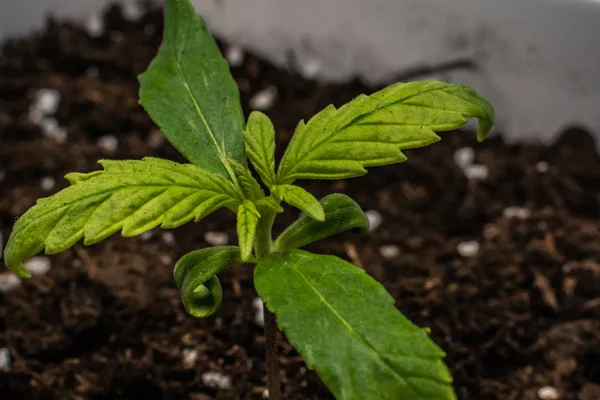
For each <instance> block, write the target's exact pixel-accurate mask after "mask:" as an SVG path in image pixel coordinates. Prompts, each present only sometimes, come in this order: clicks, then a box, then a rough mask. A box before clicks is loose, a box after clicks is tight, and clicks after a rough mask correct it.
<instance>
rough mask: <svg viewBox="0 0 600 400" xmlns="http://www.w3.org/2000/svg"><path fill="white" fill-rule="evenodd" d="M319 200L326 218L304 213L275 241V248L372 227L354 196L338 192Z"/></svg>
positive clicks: (285, 248)
mask: <svg viewBox="0 0 600 400" xmlns="http://www.w3.org/2000/svg"><path fill="white" fill-rule="evenodd" d="M319 203H321V206H322V207H323V210H324V212H325V221H317V220H315V219H314V218H311V217H309V216H308V215H302V216H300V218H298V219H297V220H296V221H295V222H294V223H293V224H291V225H290V226H288V227H287V228H286V230H284V231H283V232H282V233H281V235H279V237H278V238H277V240H276V241H275V244H274V248H275V251H284V250H292V249H298V248H300V247H303V246H306V245H307V244H309V243H312V242H316V241H317V240H321V239H325V238H327V237H330V236H333V235H335V234H338V233H340V232H344V231H347V230H349V229H357V230H359V231H361V232H367V231H368V230H369V220H368V219H367V216H366V215H365V213H364V212H363V211H362V210H361V208H360V206H359V205H358V204H357V203H356V202H355V201H354V200H352V199H351V198H350V197H348V196H346V195H344V194H340V193H334V194H330V195H329V196H325V197H323V198H322V199H321V200H320V201H319Z"/></svg>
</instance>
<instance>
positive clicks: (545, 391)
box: [537, 386, 558, 400]
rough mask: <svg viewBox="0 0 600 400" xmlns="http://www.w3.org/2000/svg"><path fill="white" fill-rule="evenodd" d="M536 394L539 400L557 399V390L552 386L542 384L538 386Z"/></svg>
mask: <svg viewBox="0 0 600 400" xmlns="http://www.w3.org/2000/svg"><path fill="white" fill-rule="evenodd" d="M537 395H538V397H539V398H540V400H558V390H556V388H553V387H552V386H544V387H541V388H539V389H538V392H537Z"/></svg>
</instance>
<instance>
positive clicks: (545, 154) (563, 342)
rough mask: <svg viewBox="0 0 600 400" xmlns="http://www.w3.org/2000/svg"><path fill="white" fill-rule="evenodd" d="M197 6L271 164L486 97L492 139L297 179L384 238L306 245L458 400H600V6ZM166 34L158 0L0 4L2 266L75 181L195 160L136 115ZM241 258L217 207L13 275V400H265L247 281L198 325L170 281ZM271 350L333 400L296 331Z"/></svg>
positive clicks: (1, 337) (5, 305)
mask: <svg viewBox="0 0 600 400" xmlns="http://www.w3.org/2000/svg"><path fill="white" fill-rule="evenodd" d="M193 3H194V4H195V6H196V7H197V10H198V11H199V12H200V13H201V14H202V15H203V16H204V17H205V18H206V20H207V22H208V25H209V28H210V29H211V30H212V31H213V32H214V33H215V34H216V36H217V40H218V44H219V46H220V48H221V50H222V52H223V55H224V56H225V58H226V59H227V61H228V63H229V66H230V70H231V73H232V75H233V77H234V79H235V80H236V82H237V84H238V86H239V89H240V100H241V103H242V107H243V110H244V113H245V115H246V116H247V115H248V114H249V112H250V111H252V110H261V111H263V112H264V113H266V114H267V115H268V116H269V117H270V118H271V119H272V121H273V123H274V125H275V128H276V131H277V154H278V157H280V156H281V154H282V152H283V150H284V149H285V146H286V145H287V143H288V141H289V139H290V137H291V136H292V134H293V132H294V129H295V127H296V125H297V123H298V121H299V120H300V119H308V118H310V117H311V116H313V115H314V114H316V113H317V112H319V111H320V110H321V109H323V108H324V107H326V106H327V105H329V104H334V105H335V106H341V105H342V104H344V103H346V102H348V101H350V100H351V99H353V98H354V97H356V96H358V95H359V94H361V93H367V94H370V93H373V92H374V91H376V90H378V89H380V88H382V87H383V86H385V85H387V84H389V83H392V82H395V81H408V80H416V79H426V78H436V79H440V80H445V81H451V82H453V83H465V84H469V85H471V86H473V87H474V88H476V89H477V90H479V91H480V92H481V93H483V94H484V96H485V97H486V98H488V99H489V100H490V102H491V103H492V105H493V106H494V108H495V109H496V113H497V125H496V127H495V130H494V134H493V135H492V137H491V138H490V139H488V140H486V141H485V142H483V143H477V141H476V139H475V132H474V129H473V128H474V126H473V125H468V126H467V127H465V129H462V130H460V131H458V132H446V133H444V134H442V135H441V136H442V141H440V142H439V143H436V144H435V145H434V146H430V147H427V148H423V149H415V150H411V151H407V152H406V154H407V156H408V161H407V162H405V163H402V164H398V165H390V166H386V167H381V168H377V169H372V170H370V171H369V173H368V174H367V175H365V176H364V177H361V178H359V179H349V180H343V181H306V182H302V184H303V185H304V187H306V188H307V189H308V190H309V191H310V192H311V193H313V194H314V195H315V196H316V197H317V198H321V197H323V196H325V195H327V194H329V193H332V192H340V193H345V194H347V195H349V196H351V197H352V198H354V199H355V200H356V201H357V202H358V203H359V204H360V205H361V207H362V208H363V209H364V210H365V211H366V213H367V215H368V217H369V220H370V225H371V228H370V232H369V233H368V234H365V235H362V236H359V235H355V234H352V233H346V234H342V235H339V236H337V237H334V238H331V239H327V240H324V241H322V242H319V243H315V244H312V245H310V246H309V247H308V250H311V251H314V252H317V253H328V254H334V255H337V256H339V257H342V258H344V259H346V260H349V261H351V262H353V263H354V264H356V265H357V266H359V267H360V268H363V269H364V270H365V271H366V272H367V273H369V274H370V275H372V276H373V277H374V278H375V279H377V280H378V281H379V282H381V283H382V284H383V285H384V286H385V288H386V289H387V290H388V291H389V292H390V294H391V295H392V296H393V297H394V299H395V300H396V305H397V307H398V308H399V310H400V311H401V312H402V313H404V314H405V315H406V316H407V317H408V318H409V319H411V320H412V321H413V322H414V323H415V324H417V325H419V326H427V327H430V328H431V337H432V339H433V340H434V341H435V342H436V343H437V344H438V345H440V346H441V347H442V348H443V349H444V351H446V353H447V358H446V362H447V364H448V366H449V368H450V369H451V372H452V375H453V377H454V387H455V390H456V393H457V396H458V398H459V399H461V400H507V399H511V400H557V399H560V400H598V399H600V156H599V153H598V149H599V147H598V146H599V144H600V73H599V71H600V2H598V1H592V0H562V1H560V0H503V1H493V0H363V1H360V0H302V1H300V0H253V1H233V0H210V1H209V0H206V1H200V0H193ZM161 35H162V10H161V3H160V2H136V1H130V0H126V1H125V0H115V1H107V0H18V1H8V0H0V49H1V50H0V249H3V248H4V245H5V243H6V239H7V238H8V236H9V234H10V232H11V229H12V227H13V224H14V222H15V220H16V219H17V218H19V216H21V215H22V214H23V213H24V212H26V211H27V209H29V208H30V207H31V206H32V205H34V204H35V201H36V199H38V198H40V197H44V196H50V195H52V194H54V193H56V192H57V191H59V190H61V189H63V188H65V187H66V186H67V185H68V182H67V181H66V180H65V179H63V176H64V175H65V174H67V173H69V172H73V171H78V172H89V171H94V170H97V169H99V166H98V164H97V160H98V159H102V158H113V159H132V158H134V159H139V158H142V157H144V156H154V157H162V158H167V159H172V160H176V161H180V162H185V159H183V157H182V156H181V155H180V154H179V153H177V152H176V151H175V150H174V148H173V147H171V145H170V144H169V143H168V142H167V141H166V140H165V139H164V137H163V135H162V134H161V132H160V130H158V129H157V127H156V126H155V124H154V123H153V122H152V120H151V119H150V118H149V117H148V116H147V114H146V113H145V112H144V110H143V109H142V108H141V106H140V105H139V104H138V89H139V84H138V82H137V75H138V74H139V73H141V72H143V71H144V70H145V69H146V67H147V65H148V63H149V62H150V60H151V59H152V58H153V57H154V55H155V54H156V51H157V49H158V46H159V45H160V43H161ZM297 216H298V214H297V212H296V211H295V210H293V209H288V210H286V212H284V213H283V214H281V215H279V216H278V218H277V221H276V225H275V233H279V232H281V230H282V229H283V228H284V227H286V226H287V225H289V224H290V223H291V222H293V221H294V220H295V219H296V218H297ZM236 242H237V238H236V231H235V216H234V215H233V214H232V213H230V212H227V211H219V212H216V213H215V214H213V215H211V216H209V217H208V218H206V219H204V220H202V221H201V222H200V223H198V224H195V223H192V224H187V225H184V226H182V227H180V228H177V229H174V230H160V229H153V230H151V231H149V232H146V233H144V234H142V235H140V236H137V237H133V238H123V237H121V236H120V235H118V234H116V235H113V236H112V237H110V238H108V239H107V240H104V241H102V242H100V243H98V244H96V245H93V246H83V245H82V244H81V243H79V244H77V245H75V246H73V247H72V248H71V249H69V250H67V251H65V252H62V253H60V254H56V255H44V254H39V255H38V256H36V257H34V258H32V259H30V260H29V261H28V262H27V263H26V265H25V266H26V268H27V269H29V270H30V271H31V272H32V274H33V278H32V279H30V280H20V279H18V278H17V277H16V276H13V275H11V274H10V273H9V272H7V271H6V270H5V269H2V268H0V399H1V400H5V399H6V400H22V399H24V400H39V399H44V400H45V399H50V400H54V399H56V400H65V399H69V400H71V399H73V400H103V399H107V400H124V399H144V400H163V399H164V400H170V399H173V400H180V399H191V400H210V399H244V400H246V399H252V400H259V399H262V400H264V399H266V398H267V393H266V392H265V389H266V387H265V380H264V362H263V344H264V338H263V329H262V328H263V323H264V319H263V315H262V314H261V310H262V303H261V300H260V299H259V298H257V295H256V292H255V290H254V286H253V273H252V269H251V268H248V265H236V266H233V267H232V268H231V269H228V270H226V271H224V272H223V273H221V274H220V276H219V278H220V280H221V283H222V286H223V290H224V301H223V304H222V305H221V308H220V309H219V311H218V312H217V314H215V315H214V316H213V317H211V318H207V319H200V320H199V319H193V318H191V317H190V316H188V315H187V314H186V313H185V311H184V309H183V307H182V305H181V302H180V298H179V293H178V291H177V288H176V286H175V282H174V280H173V277H172V268H173V265H174V263H175V262H176V261H177V260H178V259H179V258H180V257H181V256H182V255H183V254H185V253H186V252H188V251H190V250H192V249H196V248H199V247H200V248H202V247H206V246H214V245H224V244H232V245H233V244H235V243H236ZM0 256H1V253H0ZM279 351H280V355H281V357H280V362H281V375H282V380H283V390H284V393H285V395H284V396H285V398H286V399H290V400H308V399H310V400H323V399H330V398H331V396H330V394H328V391H327V389H326V387H325V386H324V385H323V384H322V383H321V382H320V380H319V378H318V376H317V375H316V374H315V373H314V372H312V371H310V370H308V368H307V367H306V365H305V364H304V361H303V360H302V358H301V357H300V356H299V355H298V353H296V352H295V350H294V349H293V347H292V346H291V345H290V344H289V343H288V342H287V341H286V340H285V337H284V336H283V335H282V336H281V341H280V347H279ZM365 400H371V399H365Z"/></svg>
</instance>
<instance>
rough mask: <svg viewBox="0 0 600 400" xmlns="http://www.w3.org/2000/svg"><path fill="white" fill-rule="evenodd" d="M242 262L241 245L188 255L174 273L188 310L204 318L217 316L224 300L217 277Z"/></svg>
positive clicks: (178, 264)
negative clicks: (216, 313)
mask: <svg viewBox="0 0 600 400" xmlns="http://www.w3.org/2000/svg"><path fill="white" fill-rule="evenodd" d="M240 261H241V257H240V249H239V247H237V246H221V247H209V248H206V249H201V250H195V251H192V252H190V253H187V254H186V255H184V256H183V257H182V258H181V259H180V260H179V261H177V264H175V269H174V271H173V276H174V277H175V282H176V283H177V287H178V288H179V291H180V293H181V300H182V302H183V306H184V307H185V310H186V311H187V312H188V313H189V314H190V315H192V316H194V317H197V318H204V317H208V316H210V315H212V314H214V313H215V312H216V311H217V309H218V308H219V306H220V305H221V301H222V300H223V289H222V288H221V284H220V283H219V279H218V278H217V276H216V274H217V273H218V272H220V271H222V270H224V269H225V268H227V267H229V266H231V265H232V264H236V263H239V262H240Z"/></svg>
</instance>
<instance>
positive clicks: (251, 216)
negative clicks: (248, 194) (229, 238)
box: [237, 200, 260, 262]
mask: <svg viewBox="0 0 600 400" xmlns="http://www.w3.org/2000/svg"><path fill="white" fill-rule="evenodd" d="M259 218H260V214H259V212H258V210H257V209H256V206H255V205H254V204H253V203H252V202H251V201H250V200H244V201H243V202H242V204H240V205H239V207H238V212H237V234H238V241H239V244H240V250H241V255H242V261H244V262H246V261H249V260H250V258H251V257H252V247H253V246H254V238H255V237H256V225H257V224H258V220H259Z"/></svg>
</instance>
